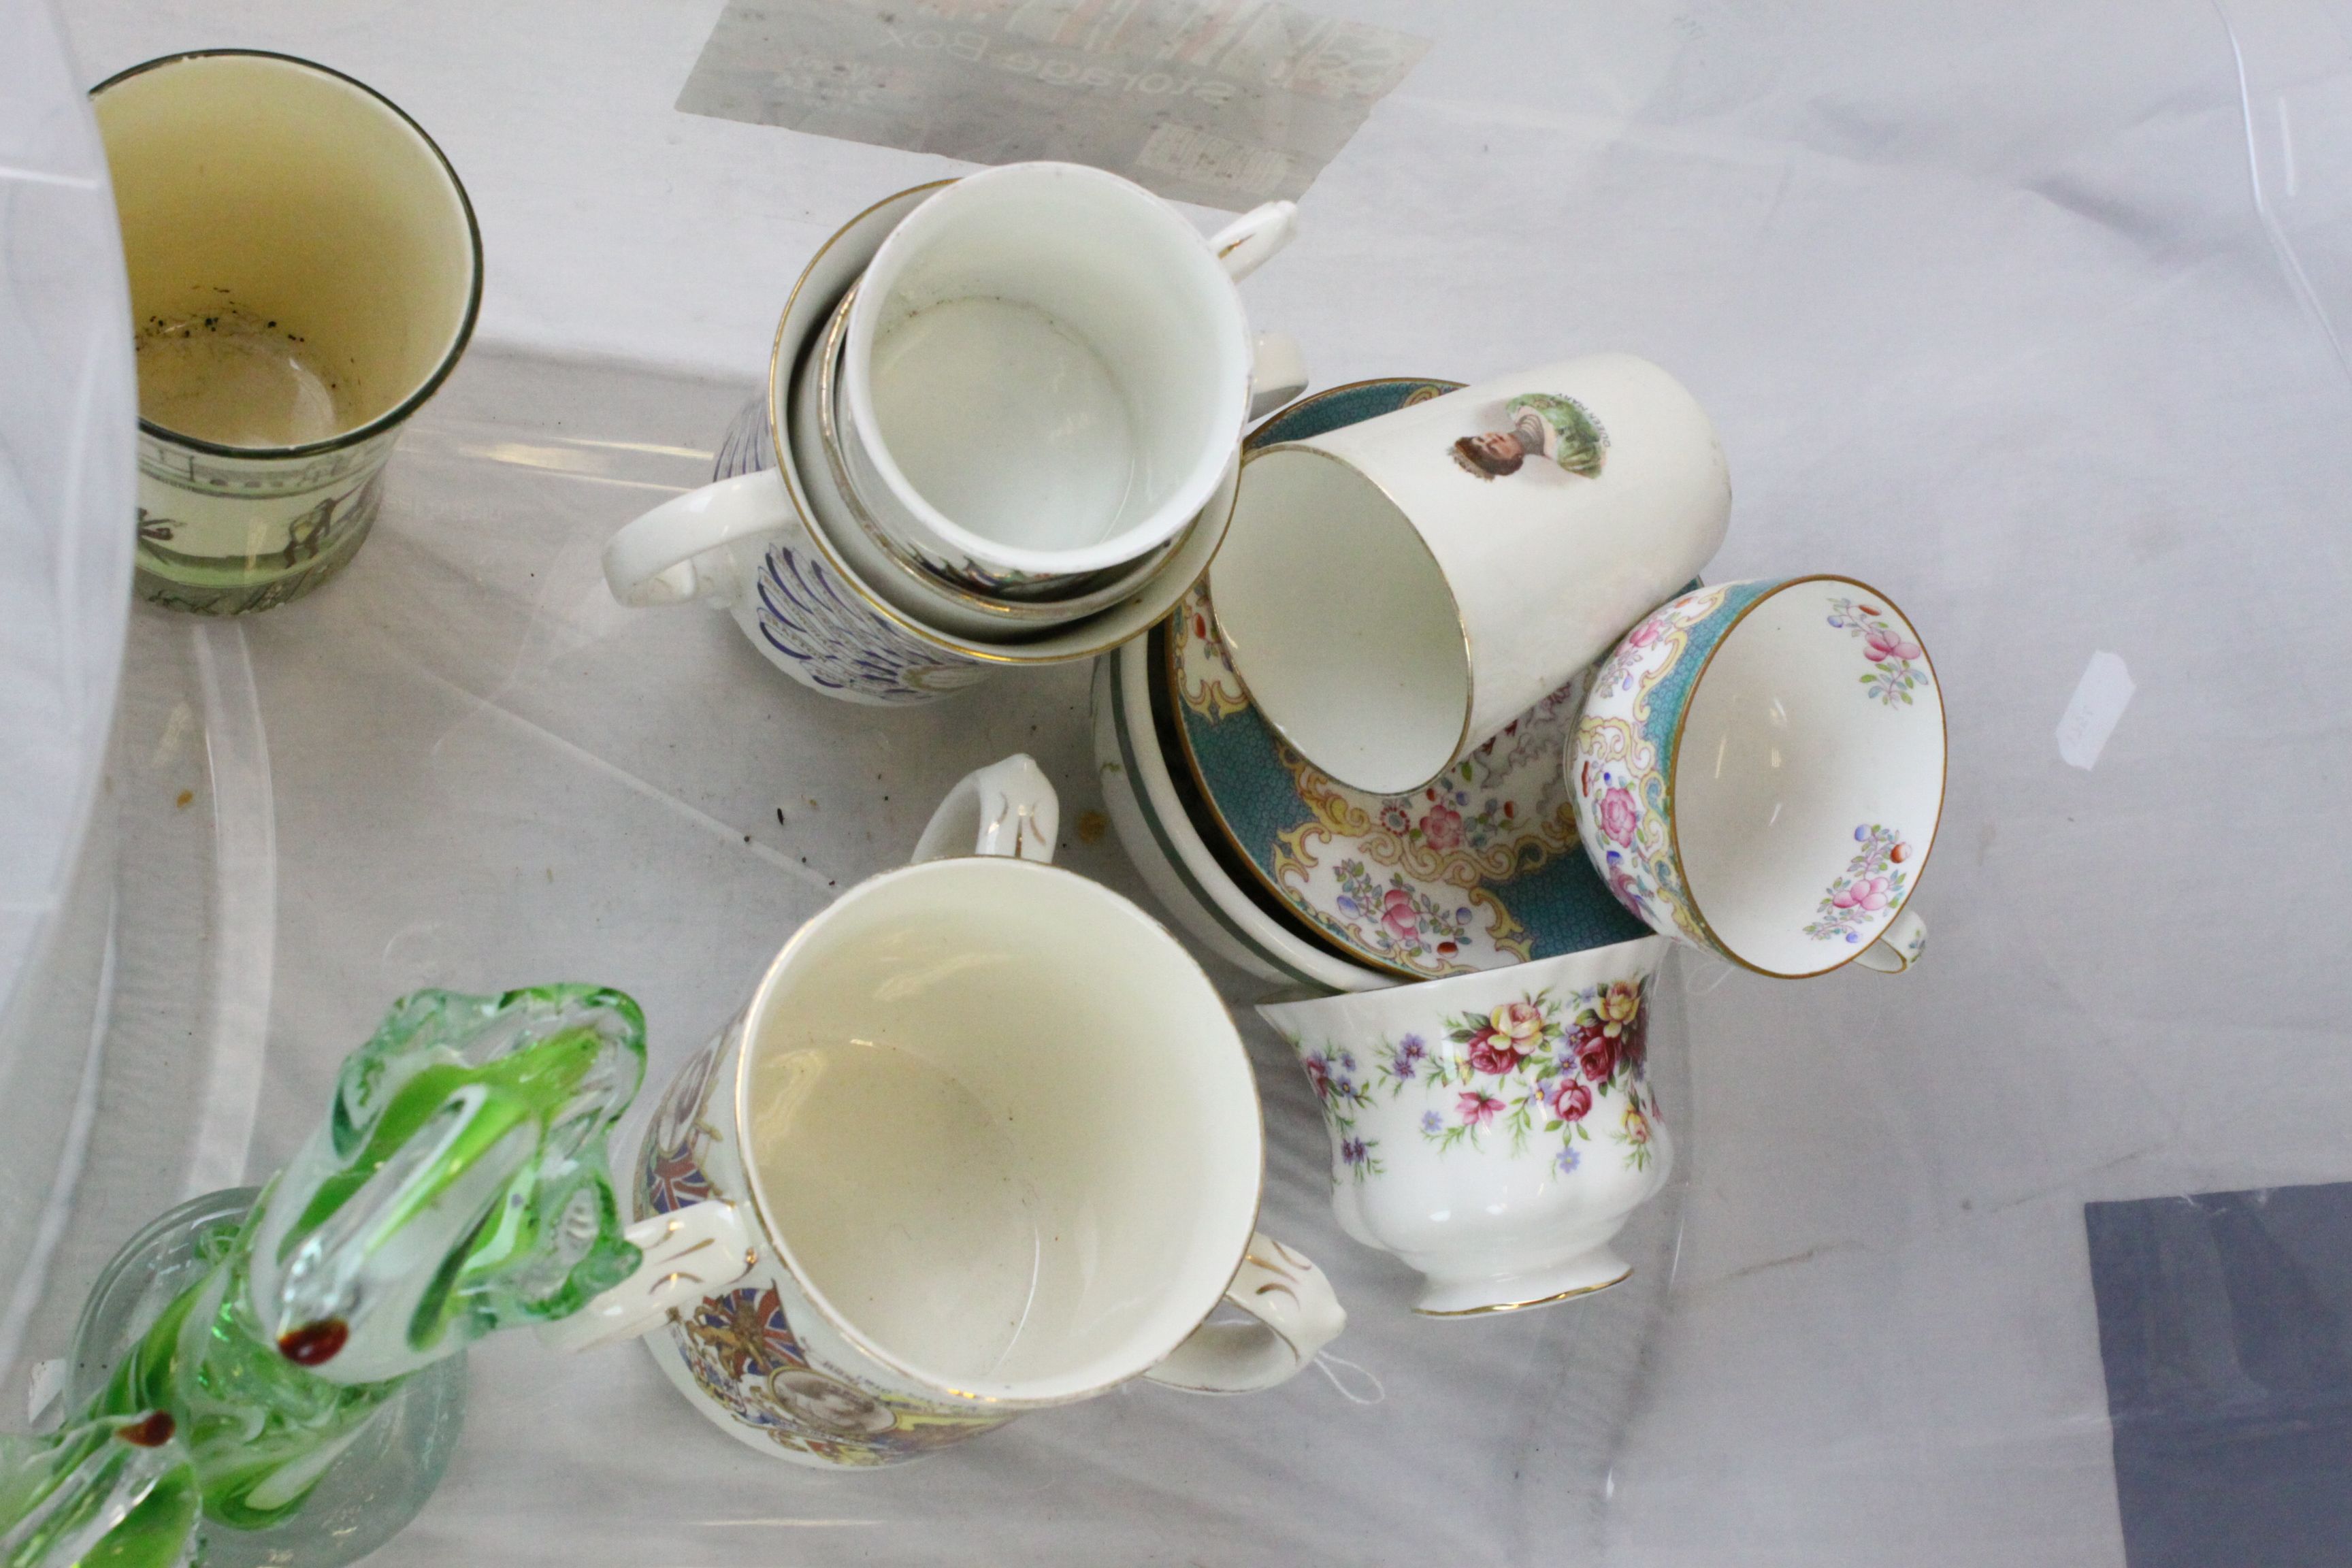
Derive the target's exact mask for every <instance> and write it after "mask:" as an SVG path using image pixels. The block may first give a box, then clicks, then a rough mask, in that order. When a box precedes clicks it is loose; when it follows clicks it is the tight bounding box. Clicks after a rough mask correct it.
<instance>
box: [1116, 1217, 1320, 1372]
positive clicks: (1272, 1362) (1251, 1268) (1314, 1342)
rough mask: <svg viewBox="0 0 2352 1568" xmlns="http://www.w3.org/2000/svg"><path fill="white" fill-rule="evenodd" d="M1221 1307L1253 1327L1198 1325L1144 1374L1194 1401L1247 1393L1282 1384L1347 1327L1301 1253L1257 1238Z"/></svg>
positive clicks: (1316, 1271) (1316, 1270)
mask: <svg viewBox="0 0 2352 1568" xmlns="http://www.w3.org/2000/svg"><path fill="white" fill-rule="evenodd" d="M1225 1300H1227V1301H1229V1302H1231V1303H1232V1304H1233V1305H1234V1306H1236V1307H1239V1308H1240V1309H1241V1310H1243V1311H1244V1312H1247V1313H1248V1314H1249V1315H1250V1316H1251V1317H1252V1318H1254V1319H1255V1320H1256V1321H1255V1322H1249V1323H1202V1325H1201V1326H1200V1327H1199V1328H1197V1329H1195V1330H1193V1331H1192V1337H1191V1338H1190V1339H1188V1340H1186V1341H1185V1342H1183V1343H1182V1344H1181V1345H1178V1346H1177V1347H1176V1349H1175V1351H1174V1352H1173V1353H1171V1355H1170V1356H1169V1357H1168V1359H1167V1360H1165V1361H1163V1362H1161V1363H1160V1364H1159V1365H1158V1366H1155V1367H1153V1368H1152V1369H1151V1370H1150V1371H1149V1372H1147V1373H1144V1374H1143V1375H1144V1376H1146V1377H1148V1378H1150V1380H1151V1381H1152V1382H1154V1383H1160V1384H1167V1385H1168V1386H1169V1387H1171V1388H1181V1389H1185V1390H1188V1391H1189V1392H1191V1393H1193V1394H1250V1393H1255V1391H1256V1390H1258V1389H1261V1388H1272V1387H1273V1386H1274V1385H1275V1384H1277V1383H1286V1382H1288V1381H1289V1380H1290V1379H1291V1378H1293V1377H1295V1376H1297V1374H1298V1373H1300V1372H1301V1371H1303V1370H1305V1368H1306V1367H1307V1363H1310V1362H1312V1361H1313V1360H1314V1359H1315V1352H1318V1351H1319V1350H1321V1349H1322V1348H1323V1347H1324V1346H1325V1345H1328V1344H1329V1343H1330V1342H1332V1341H1333V1340H1335V1339H1338V1338H1339V1331H1340V1330H1342V1329H1344V1328H1346V1327H1347V1326H1348V1313H1347V1310H1346V1309H1345V1308H1343V1307H1341V1306H1340V1305H1339V1294H1338V1293H1337V1292H1336V1291H1334V1290H1333V1289H1331V1281H1330V1280H1329V1279H1328V1278H1327V1277H1326V1276H1325V1275H1324V1273H1323V1270H1321V1269H1320V1268H1316V1267H1315V1265H1314V1263H1313V1262H1312V1261H1311V1260H1310V1259H1308V1258H1307V1255H1306V1254H1305V1253H1302V1252H1296V1251H1293V1250H1292V1249H1291V1248H1289V1247H1285V1246H1284V1245H1283V1244H1282V1243H1280V1242H1278V1241H1276V1240H1275V1239H1274V1237H1270V1236H1268V1235H1266V1234H1265V1232H1264V1231H1260V1232H1258V1233H1257V1234H1256V1235H1255V1236H1253V1237H1250V1244H1249V1251H1248V1252H1247V1253H1246V1254H1244V1257H1243V1258H1242V1266H1241V1268H1240V1269H1239V1271H1237V1272H1236V1273H1235V1274H1234V1282H1233V1283H1232V1284H1231V1285H1228V1286H1226V1287H1225Z"/></svg>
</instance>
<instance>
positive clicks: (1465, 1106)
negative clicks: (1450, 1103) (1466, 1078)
mask: <svg viewBox="0 0 2352 1568" xmlns="http://www.w3.org/2000/svg"><path fill="white" fill-rule="evenodd" d="M1502 1109H1503V1102H1502V1101H1501V1100H1496V1098H1495V1097H1494V1096H1493V1095H1491V1094H1481V1093H1479V1092H1478V1091H1477V1090H1476V1089H1465V1090H1464V1091H1463V1093H1462V1095H1461V1097H1460V1098H1459V1099H1457V1100H1455V1101H1454V1111H1455V1113H1456V1114H1457V1115H1459V1116H1460V1117H1461V1118H1462V1124H1463V1125H1464V1126H1465V1127H1484V1126H1485V1125H1486V1123H1488V1122H1489V1121H1494V1120H1495V1118H1496V1116H1497V1115H1499V1114H1501V1112H1502Z"/></svg>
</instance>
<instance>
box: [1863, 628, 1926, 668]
mask: <svg viewBox="0 0 2352 1568" xmlns="http://www.w3.org/2000/svg"><path fill="white" fill-rule="evenodd" d="M1862 652H1863V657H1864V658H1867V659H1869V660H1870V662H1871V663H1873V664H1881V663H1884V662H1885V661H1886V660H1887V659H1890V658H1918V657H1919V645H1918V644H1917V643H1915V642H1906V641H1904V640H1903V637H1902V634H1901V633H1899V632H1888V631H1880V630H1877V629H1876V628H1873V629H1871V630H1869V631H1866V632H1864V633H1863V634H1862Z"/></svg>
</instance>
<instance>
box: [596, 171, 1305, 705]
mask: <svg viewBox="0 0 2352 1568" xmlns="http://www.w3.org/2000/svg"><path fill="white" fill-rule="evenodd" d="M1295 216H1296V210H1295V209H1294V208H1293V207H1292V205H1290V204H1289V203H1287V202H1277V203H1274V204H1271V205H1267V206H1264V207H1261V208H1259V209H1257V210H1256V211H1255V212H1252V213H1250V214H1248V215H1247V216H1244V217H1243V218H1241V219H1240V220H1238V221H1237V222H1235V223H1234V225H1232V226H1230V227H1228V228H1226V229H1225V230H1224V231H1223V232H1222V233H1220V234H1218V235H1216V236H1213V237H1208V238H1203V237H1202V236H1201V235H1200V234H1199V233H1198V232H1197V231H1196V230H1194V229H1193V228H1192V226H1191V225H1190V224H1188V223H1186V222H1185V220H1184V219H1183V217H1182V216H1181V215H1179V214H1178V213H1177V212H1176V211H1175V210H1174V209H1173V208H1172V207H1171V206H1169V205H1167V204H1166V203H1164V202H1162V201H1160V199H1159V198H1158V197H1156V196H1154V195H1151V194H1150V193H1149V192H1148V191H1145V190H1144V189H1143V188H1142V187H1141V186H1139V185H1136V184H1132V183H1131V182H1129V181H1127V180H1123V179H1120V178H1119V177H1118V176H1117V175H1114V174H1106V173H1104V172H1102V171H1101V170H1098V169H1090V168H1085V167H1082V166H1079V165H1076V164H1066V163H1016V164H1009V165H1006V166H1004V167H1003V168H998V169H992V170H990V171H988V172H986V173H984V174H975V175H972V176H971V177H969V178H966V179H963V180H958V181H952V182H942V183H940V184H934V185H926V186H921V187H919V188H917V189H914V190H910V191H905V192H901V193H900V194H899V195H895V196H893V197H891V198H889V199H888V200H887V201H885V202H882V203H880V204H878V205H876V206H874V207H872V208H869V209H868V210H867V211H866V212H865V213H863V214H861V215H860V216H857V217H856V218H855V219H853V220H851V222H850V223H848V224H847V225H845V226H844V227H843V228H842V229H841V230H840V231H839V232H837V233H836V234H835V235H834V236H833V237H832V238H831V239H829V240H827V241H826V242H825V244H824V246H823V247H820V249H819V250H818V252H817V254H816V256H815V258H814V259H813V260H812V261H811V262H810V263H809V266H808V268H807V270H806V271H805V272H803V275H802V277H801V279H800V282H799V283H798V285H797V286H796V287H795V288H794V289H793V293H792V296H791V298H790V300H788V301H787V303H786V305H785V307H784V312H783V317H782V321H781V322H780V324H779V326H778V329H777V333H776V346H775V352H774V354H773V356H772V360H771V363H770V374H769V386H768V390H767V393H766V395H764V396H763V397H761V398H758V399H755V400H754V402H753V403H752V404H751V405H750V406H748V407H747V408H746V409H745V410H744V413H743V415H742V416H740V418H739V419H738V420H737V422H736V426H735V427H734V428H733V429H732V430H731V431H730V433H729V437H728V439H727V441H726V442H725V443H724V445H723V446H722V448H721V451H720V454H719V464H718V473H717V476H716V478H715V479H714V482H713V483H711V484H709V485H707V486H705V487H704V488H702V489H698V490H696V491H693V492H691V493H689V494H688V495H685V496H681V497H678V498H677V499H676V500H672V501H669V502H667V503H666V504H664V505H662V506H660V507H657V508H656V509H655V510H652V511H650V512H647V513H646V515H645V516H643V517H641V518H639V519H637V520H636V521H635V522H633V523H631V524H630V525H629V526H628V527H626V528H625V529H624V530H622V531H621V532H620V533H618V534H617V535H615V536H614V539H613V540H612V542H611V543H610V544H609V545H608V546H607V548H606V550H605V552H604V568H605V574H606V578H607V580H608V581H609V583H610V584H611V585H612V588H613V591H614V595H617V596H618V597H619V598H620V599H621V600H622V601H623V602H624V603H626V604H632V605H656V604H667V603H677V602H680V601H683V600H687V599H691V598H708V599H712V600H716V601H718V602H719V603H720V604H723V605H726V606H727V607H729V608H730V610H732V612H733V613H734V616H735V617H736V620H737V622H738V623H739V624H740V626H741V627H742V629H743V632H744V635H745V636H747V637H750V638H751V641H752V643H753V645H754V646H756V647H759V649H760V651H761V653H762V654H764V655H765V656H766V657H767V658H769V659H770V660H771V661H772V662H773V663H774V664H775V665H776V666H777V667H778V668H782V669H783V670H784V671H785V672H786V673H787V674H789V675H791V676H793V678H794V679H798V680H800V681H802V682H803V683H804V684H806V685H809V686H812V687H814V688H815V689H819V690H823V691H825V692H827V693H829V694H831V695H834V696H837V697H841V698H844V699H846V700H851V701H856V702H868V703H877V704H896V703H905V702H918V701H926V700H930V699H933V698H936V697H939V696H941V695H943V694H945V693H947V692H950V691H953V690H957V689H961V688H963V687H966V686H969V685H971V684H972V683H973V682H974V681H977V680H979V679H982V677H984V676H985V675H986V674H987V673H988V672H989V671H990V670H991V669H992V668H996V667H999V666H1003V665H1039V664H1055V663H1066V662H1069V661H1072V660H1076V659H1081V658H1092V657H1094V656H1095V655H1097V654H1099V653H1102V652H1104V651H1106V650H1107V649H1109V648H1112V647H1117V646H1118V645H1119V644H1120V643H1122V642H1125V641H1127V640H1128V639H1129V638H1131V637H1136V636H1138V635H1139V634H1140V633H1142V632H1143V631H1144V630H1146V629H1147V628H1148V627H1149V626H1151V625H1152V623H1154V622H1155V621H1157V620H1159V619H1160V618H1161V617H1162V616H1165V615H1167V614H1168V612H1169V610H1170V608H1171V606H1173V605H1174V604H1175V603H1176V601H1177V599H1178V598H1179V597H1180V596H1181V595H1182V594H1183V593H1184V592H1185V590H1187V589H1188V588H1190V587H1191V586H1192V584H1194V583H1195V582H1197V581H1198V580H1199V578H1200V576H1201V574H1202V571H1203V570H1204V569H1205V568H1206V566H1207V564H1208V562H1209V560H1210V558H1211V556H1213V554H1214V553H1215V552H1216V549H1217V546H1218V543H1219V542H1220V541H1221V540H1222V539H1223V535H1224V531H1225V526H1226V523H1227V521H1228V520H1229V519H1230V517H1231V515H1232V511H1233V501H1234V477H1235V473H1236V469H1237V465H1238V447H1239V443H1240V440H1241V433H1242V428H1243V426H1244V422H1245V420H1246V419H1247V417H1248V416H1250V414H1251V413H1252V412H1253V407H1254V405H1255V406H1256V407H1261V408H1262V407H1268V406H1273V405H1277V404H1279V403H1281V402H1284V401H1286V400H1287V399H1288V398H1289V397H1291V396H1293V395H1296V394H1297V392H1298V391H1299V390H1301V389H1302V388H1303V386H1304V384H1305V375H1304V374H1303V372H1301V371H1299V370H1298V368H1297V350H1296V348H1295V347H1294V346H1293V345H1291V344H1290V342H1289V340H1287V339H1285V338H1279V337H1274V336H1265V337H1257V338H1254V337H1253V336H1252V334H1251V332H1250V331H1249V328H1248V324H1247V321H1245V319H1244V315H1243V312H1242V307H1241V301H1240V299H1239V297H1238V296H1237V295H1236V293H1235V292H1234V281H1235V280H1236V279H1239V278H1240V277H1242V276H1243V275H1244V274H1245V273H1247V272H1249V271H1250V270H1251V269H1253V268H1255V267H1256V266H1257V265H1258V264H1259V263H1260V262H1262V261H1264V260H1265V258H1267V257H1269V256H1271V255H1273V254H1274V252H1275V251H1276V250H1278V249H1279V248H1281V247H1282V246H1283V245H1284V244H1285V243H1286V242H1287V240H1288V238H1289V237H1290V234H1291V232H1292V226H1293V223H1294V220H1295Z"/></svg>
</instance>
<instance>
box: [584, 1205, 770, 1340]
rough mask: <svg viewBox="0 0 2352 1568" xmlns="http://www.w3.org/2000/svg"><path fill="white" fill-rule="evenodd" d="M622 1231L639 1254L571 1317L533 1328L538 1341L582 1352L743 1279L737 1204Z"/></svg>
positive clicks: (631, 1334)
mask: <svg viewBox="0 0 2352 1568" xmlns="http://www.w3.org/2000/svg"><path fill="white" fill-rule="evenodd" d="M621 1234H622V1235H623V1236H624V1237H626V1238H627V1240H628V1243H629V1245H630V1246H632V1247H635V1248H636V1249H637V1250H638V1251H639V1252H640V1253H642V1254H643V1255H644V1258H643V1260H642V1261H641V1262H639V1263H638V1265H637V1268H636V1272H635V1273H633V1274H631V1275H630V1276H629V1277H628V1278H627V1279H624V1280H622V1281H621V1282H620V1283H619V1284H618V1285H615V1286H614V1287H613V1288H612V1289H609V1290H605V1291H604V1292H603V1293H602V1294H600V1295H598V1296H597V1297H596V1298H595V1299H594V1300H591V1301H590V1302H589V1303H588V1304H587V1305H586V1306H584V1307H583V1308H581V1309H580V1310H578V1311H576V1312H574V1313H572V1315H571V1316H570V1317H566V1318H558V1319H556V1320H555V1321H552V1322H547V1323H541V1325H539V1330H538V1333H539V1339H540V1342H541V1343H542V1344H545V1345H548V1346H550V1347H551V1348H552V1349H555V1350H560V1351H585V1350H594V1349H595V1348H596V1347H597V1346H599V1345H609V1344H613V1343H615V1342H619V1341H621V1340H633V1339H635V1338H636V1337H637V1336H638V1335H639V1334H646V1333H651V1332H652V1331H654V1330H656V1329H657V1328H659V1327H661V1325H662V1324H663V1323H665V1322H667V1321H668V1319H669V1315H670V1313H671V1312H673V1311H675V1310H677V1309H678V1308H680V1307H685V1306H689V1305H691V1304H693V1303H694V1302H696V1301H699V1300H702V1299H703V1298H704V1297H705V1296H709V1295H712V1294H715V1293H716V1292H718V1291H720V1290H723V1289H726V1288H727V1287H728V1286H730V1285H732V1284H733V1283H735V1281H736V1280H738V1279H741V1278H743V1276H744V1275H745V1274H748V1273H749V1272H751V1263H752V1260H753V1258H754V1257H755V1250H754V1243H753V1241H752V1239H751V1226H749V1225H748V1224H747V1223H746V1222H745V1220H744V1216H743V1211H742V1209H741V1208H740V1206H739V1205H735V1204H731V1203H727V1202H724V1201H722V1200H719V1199H713V1200H711V1201H709V1202H708V1203H699V1204H688V1205H686V1206H685V1207H684V1208H681V1209H673V1210H671V1211H670V1212H669V1213H667V1214H657V1215H646V1217H645V1218H644V1219H641V1220H639V1221H637V1223H636V1224H635V1225H633V1226H629V1228H628V1229H627V1230H625V1231H623V1232H622V1233H621Z"/></svg>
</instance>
